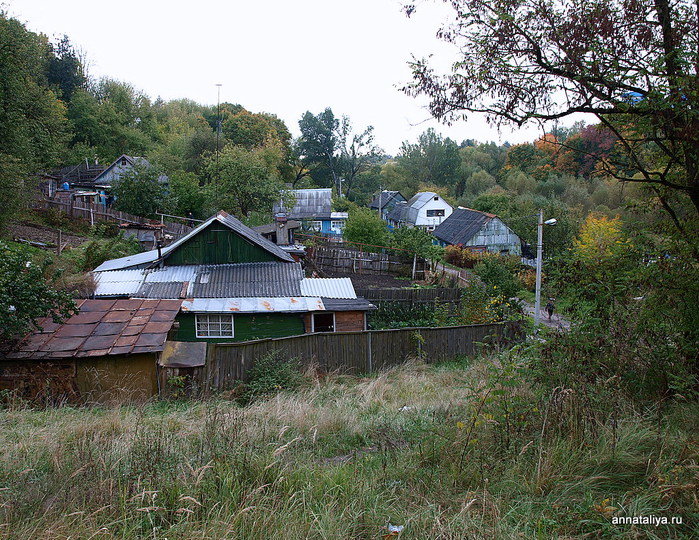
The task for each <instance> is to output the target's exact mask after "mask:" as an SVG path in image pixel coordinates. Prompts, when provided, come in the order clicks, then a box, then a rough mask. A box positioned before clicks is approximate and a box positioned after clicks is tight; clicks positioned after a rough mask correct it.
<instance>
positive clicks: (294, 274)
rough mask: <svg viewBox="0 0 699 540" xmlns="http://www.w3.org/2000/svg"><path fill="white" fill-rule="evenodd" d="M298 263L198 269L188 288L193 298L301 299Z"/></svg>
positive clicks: (224, 265) (234, 265)
mask: <svg viewBox="0 0 699 540" xmlns="http://www.w3.org/2000/svg"><path fill="white" fill-rule="evenodd" d="M303 277H304V276H303V269H302V268H301V265H300V264H299V263H293V264H287V263H276V262H269V263H245V264H220V265H218V264H217V265H210V266H206V267H205V268H202V271H200V272H199V273H198V274H197V278H196V281H195V282H194V283H193V284H192V293H191V295H189V296H191V297H193V298H238V297H245V296H301V280H302V279H303Z"/></svg>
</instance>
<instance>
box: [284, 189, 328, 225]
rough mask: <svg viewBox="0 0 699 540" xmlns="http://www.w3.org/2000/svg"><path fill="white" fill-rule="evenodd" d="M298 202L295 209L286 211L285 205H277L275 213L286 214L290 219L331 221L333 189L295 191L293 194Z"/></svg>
mask: <svg viewBox="0 0 699 540" xmlns="http://www.w3.org/2000/svg"><path fill="white" fill-rule="evenodd" d="M291 193H292V194H293V195H294V197H295V198H296V201H295V203H294V206H293V208H291V209H290V210H289V209H286V208H284V206H283V205H280V204H275V205H274V209H273V211H274V212H275V213H277V212H286V214H287V215H288V216H289V218H290V219H312V218H327V219H330V214H331V212H332V189H330V188H321V189H295V190H292V192H291Z"/></svg>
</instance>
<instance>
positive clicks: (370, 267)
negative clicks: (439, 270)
mask: <svg viewBox="0 0 699 540" xmlns="http://www.w3.org/2000/svg"><path fill="white" fill-rule="evenodd" d="M307 256H308V257H311V258H312V259H313V261H314V263H315V264H316V266H317V267H318V268H320V269H321V270H337V271H340V272H348V273H354V274H392V275H400V276H408V277H409V276H412V274H413V262H415V275H416V278H418V279H423V278H424V276H425V269H426V266H427V263H426V261H425V259H423V258H421V257H417V259H416V260H415V261H413V258H412V257H399V256H397V255H395V254H389V253H373V252H369V251H359V250H356V249H348V248H344V247H339V246H314V247H312V248H310V249H308V250H307Z"/></svg>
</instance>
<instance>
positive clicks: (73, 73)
mask: <svg viewBox="0 0 699 540" xmlns="http://www.w3.org/2000/svg"><path fill="white" fill-rule="evenodd" d="M50 48H51V51H52V52H53V54H50V55H48V66H47V70H46V78H47V80H48V83H49V85H50V86H51V88H53V89H54V91H55V92H56V94H57V95H58V96H59V97H60V98H61V99H62V100H63V101H65V102H69V101H70V100H71V98H72V97H73V93H74V92H75V91H76V90H78V89H79V88H85V87H86V85H87V75H86V73H85V66H84V62H83V60H82V59H81V58H80V55H79V54H78V52H77V51H76V50H75V47H74V46H73V44H72V43H71V42H70V39H69V38H68V36H66V35H64V36H63V37H62V38H61V39H60V40H59V41H58V42H57V43H56V44H55V45H51V46H50Z"/></svg>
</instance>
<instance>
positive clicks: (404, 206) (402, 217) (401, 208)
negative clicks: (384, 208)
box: [386, 201, 408, 223]
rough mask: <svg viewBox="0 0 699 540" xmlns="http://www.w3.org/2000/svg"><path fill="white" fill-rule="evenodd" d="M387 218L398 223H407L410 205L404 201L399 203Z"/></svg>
mask: <svg viewBox="0 0 699 540" xmlns="http://www.w3.org/2000/svg"><path fill="white" fill-rule="evenodd" d="M386 217H387V218H388V219H389V220H390V221H395V222H396V223H401V222H403V223H404V222H406V221H407V219H408V203H406V202H403V201H401V202H399V203H397V204H396V205H395V206H394V207H393V210H391V211H390V212H389V213H388V216H386Z"/></svg>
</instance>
